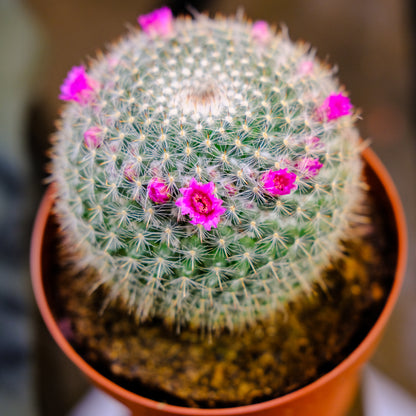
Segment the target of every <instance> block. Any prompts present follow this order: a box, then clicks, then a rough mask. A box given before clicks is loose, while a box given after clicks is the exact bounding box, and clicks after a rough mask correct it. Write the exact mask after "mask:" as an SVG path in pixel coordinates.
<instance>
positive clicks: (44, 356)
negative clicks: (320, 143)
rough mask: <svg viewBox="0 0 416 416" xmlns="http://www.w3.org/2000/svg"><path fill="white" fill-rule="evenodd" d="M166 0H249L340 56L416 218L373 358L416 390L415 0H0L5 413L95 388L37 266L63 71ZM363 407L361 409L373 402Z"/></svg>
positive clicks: (215, 7)
mask: <svg viewBox="0 0 416 416" xmlns="http://www.w3.org/2000/svg"><path fill="white" fill-rule="evenodd" d="M163 4H167V5H168V6H169V7H171V8H172V10H173V12H174V13H175V14H180V13H186V12H187V10H189V8H195V9H197V10H198V11H207V12H209V14H210V15H211V16H214V15H215V14H216V13H222V14H233V13H235V12H236V10H237V9H238V8H239V7H242V8H243V10H244V11H245V13H246V14H247V15H248V16H249V17H250V18H252V19H253V20H260V19H262V20H268V21H269V22H272V23H276V24H280V23H283V24H285V25H287V26H288V28H289V33H290V36H291V38H292V39H293V40H298V39H304V40H307V41H308V42H310V43H311V44H312V45H313V46H314V47H316V49H317V54H318V56H319V57H320V58H322V59H327V60H328V61H329V62H330V63H332V64H334V65H336V66H338V67H339V68H340V69H339V77H340V79H341V82H342V83H343V84H345V85H346V87H347V89H348V90H349V91H350V97H351V100H352V102H353V104H354V105H355V107H358V108H360V109H362V121H361V122H360V123H359V128H360V131H361V134H362V137H363V138H370V139H371V142H372V147H373V149H374V150H375V151H376V153H377V154H378V155H379V156H380V158H381V159H382V161H383V162H384V164H385V165H386V166H387V168H388V170H389V171H390V173H391V175H392V177H393V179H394V181H395V183H396V185H397V187H398V189H399V193H400V194H401V198H402V201H403V203H404V206H405V210H406V214H407V221H408V229H409V247H410V253H409V254H410V255H409V262H408V269H407V274H406V280H405V285H404V288H403V290H402V293H401V297H400V300H399V303H398V305H397V307H396V310H395V312H394V315H393V318H392V319H391V322H390V324H389V326H388V328H387V331H386V334H385V337H384V339H383V341H382V343H381V345H380V348H379V349H378V351H377V353H376V355H375V357H374V358H373V360H372V363H373V366H374V367H375V368H377V371H380V372H381V373H382V374H383V377H384V376H386V377H388V380H389V382H390V381H391V382H392V383H398V385H400V386H401V387H400V388H403V389H404V391H406V392H407V393H409V396H406V397H408V398H410V397H412V395H413V397H415V396H416V353H415V351H416V279H415V273H416V263H415V257H416V256H415V254H416V253H415V240H416V216H415V212H416V210H415V208H416V203H415V202H416V186H415V177H416V164H415V156H416V152H415V141H416V134H415V127H416V120H415V115H416V113H415V98H414V96H415V93H416V83H415V80H416V79H415V78H416V77H415V52H416V42H415V30H416V25H415V23H416V21H415V16H416V14H415V7H416V6H415V4H414V2H413V1H412V0H273V1H271V0H227V1H224V0H222V1H220V0H200V1H192V0H189V1H167V2H158V1H152V0H141V1H138V0H117V1H115V0H0V62H1V63H0V247H1V250H0V413H1V414H2V415H5V416H14V415H22V416H32V415H41V416H60V415H66V414H68V412H69V411H70V409H72V408H73V406H74V404H75V403H77V401H78V400H79V399H80V398H81V397H82V396H83V395H84V394H85V392H86V390H87V389H88V383H87V382H86V381H85V380H84V378H83V377H82V376H81V375H80V374H79V372H78V370H77V369H75V367H74V366H73V365H72V364H71V363H70V362H69V361H68V360H67V359H66V358H65V357H64V356H63V354H62V353H61V352H60V351H59V350H58V348H57V347H56V346H55V344H54V343H53V341H52V340H51V338H50V336H49V334H48V333H47V332H46V329H45V328H44V326H43V323H42V322H41V321H40V318H39V315H38V312H37V310H36V308H35V306H34V301H33V297H32V294H31V288H30V280H29V279H30V278H29V272H28V250H29V239H30V229H31V224H32V221H33V217H34V215H35V211H36V208H37V205H38V202H39V199H40V197H41V195H42V193H43V191H44V186H43V185H42V180H43V179H44V178H45V176H46V174H45V170H44V166H45V162H46V160H47V158H46V151H47V148H48V137H49V135H50V134H51V133H52V132H53V131H54V120H55V119H56V118H57V116H58V114H59V106H60V103H59V101H58V98H57V97H58V93H59V86H60V84H61V83H62V80H63V79H64V78H65V76H66V74H67V72H68V70H69V69H70V68H71V67H72V66H73V65H75V64H80V63H85V62H86V59H87V57H88V56H94V55H95V54H96V51H97V50H99V49H104V50H105V45H106V44H108V42H109V41H111V40H114V39H117V38H118V37H119V36H120V35H121V34H123V33H125V32H126V27H127V25H134V26H135V25H136V17H137V16H138V15H139V14H143V13H147V12H149V11H151V10H152V9H154V8H157V7H160V6H161V5H163ZM377 374H378V373H377ZM389 385H393V384H389ZM401 397H402V396H401ZM403 397H404V396H403ZM403 400H404V399H403ZM359 407H360V404H359V403H358V404H357V409H356V410H354V415H358V414H362V413H361V412H362V411H361V410H360V409H359ZM87 414H98V413H95V412H92V413H85V415H87ZM100 414H101V413H100ZM386 414H387V413H386ZM391 414H393V413H391ZM409 414H410V413H409ZM412 414H416V411H415V413H412ZM376 415H377V416H381V413H376ZM394 415H404V413H400V411H397V412H396V413H394Z"/></svg>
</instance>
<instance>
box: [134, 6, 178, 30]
mask: <svg viewBox="0 0 416 416" xmlns="http://www.w3.org/2000/svg"><path fill="white" fill-rule="evenodd" d="M137 21H138V22H139V25H140V26H141V28H142V30H143V32H145V33H147V34H148V35H151V36H157V35H159V36H168V35H169V34H170V33H172V30H173V16H172V10H170V9H169V7H166V6H164V7H162V8H161V9H157V10H154V11H153V12H151V13H148V14H142V15H141V16H139V17H138V18H137Z"/></svg>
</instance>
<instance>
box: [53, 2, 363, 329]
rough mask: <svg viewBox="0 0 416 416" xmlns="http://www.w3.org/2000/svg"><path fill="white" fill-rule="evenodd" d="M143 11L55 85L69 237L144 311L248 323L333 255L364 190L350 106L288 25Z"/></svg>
mask: <svg viewBox="0 0 416 416" xmlns="http://www.w3.org/2000/svg"><path fill="white" fill-rule="evenodd" d="M139 24H140V25H141V26H142V30H141V31H140V30H138V29H137V30H132V31H131V33H129V34H128V35H127V36H126V37H125V38H123V39H122V40H121V41H119V43H117V44H115V45H113V46H111V47H110V48H109V51H108V52H107V53H106V54H102V55H100V56H98V57H97V58H96V59H95V60H93V61H92V62H91V63H90V65H89V68H88V70H87V69H86V67H84V66H78V67H74V68H73V69H72V70H71V71H70V73H69V74H68V77H67V79H66V80H65V82H64V84H63V85H62V93H61V96H60V98H62V99H63V100H65V101H67V102H68V103H67V104H66V105H65V106H64V109H63V112H62V119H61V121H60V123H59V128H58V131H57V133H56V134H55V136H54V144H53V149H52V168H51V172H52V174H51V180H52V181H53V182H55V183H56V185H57V186H56V189H57V191H56V192H57V201H56V208H55V210H56V213H57V215H58V217H59V220H60V224H61V227H62V230H63V231H64V233H65V235H66V243H67V245H68V246H70V247H71V248H72V249H73V251H74V252H75V253H76V254H75V255H74V257H75V260H76V264H77V265H78V267H85V266H92V267H94V268H96V269H97V270H98V272H99V276H100V280H99V282H98V284H104V285H106V286H107V287H108V288H109V293H110V297H111V299H112V298H120V299H122V300H123V301H124V302H125V304H126V306H127V308H128V309H129V311H130V312H131V313H133V314H135V315H136V316H137V318H138V321H145V320H148V319H151V318H160V319H162V320H163V321H165V322H167V323H169V324H176V325H177V326H178V327H181V326H185V325H190V326H193V327H203V328H205V329H208V330H218V329H221V328H229V329H236V328H241V327H244V326H246V325H249V324H251V323H253V322H255V321H256V320H257V319H261V318H262V317H264V316H266V315H269V314H270V313H272V312H273V311H274V310H276V309H277V308H283V307H284V306H285V305H286V304H287V303H288V302H290V301H293V300H294V299H295V298H296V297H299V296H304V295H305V294H310V293H312V292H313V290H314V286H315V285H316V284H321V285H324V282H322V281H321V272H322V270H323V268H325V267H327V266H328V264H329V263H330V261H331V260H333V259H334V258H336V257H337V256H339V255H341V253H342V250H343V248H342V241H341V240H342V239H343V238H345V237H346V236H347V235H348V233H349V232H350V230H351V229H352V228H353V226H354V222H355V221H356V216H357V212H358V211H359V207H360V204H361V198H362V191H361V190H362V183H361V179H360V177H361V165H362V163H361V158H360V142H359V135H358V132H357V130H356V128H355V127H354V119H355V118H356V116H355V114H354V112H353V110H352V106H351V104H350V101H349V99H348V97H347V95H346V93H345V92H343V91H342V88H341V87H340V85H339V83H338V80H337V79H336V77H335V76H334V70H333V69H331V68H330V67H329V66H327V65H325V64H323V63H321V62H320V61H319V60H318V59H317V58H316V57H315V54H314V52H313V51H312V50H311V49H310V47H309V46H308V45H306V44H304V43H293V42H292V41H290V39H289V37H288V35H287V33H286V31H285V30H283V31H281V32H279V33H276V31H275V30H274V29H273V28H272V27H270V26H269V25H268V24H267V23H265V22H256V23H254V24H253V23H251V22H249V21H247V20H245V19H243V18H239V17H233V18H222V17H221V18H220V17H218V18H216V19H209V18H208V17H206V16H197V17H196V18H195V19H194V20H192V19H189V18H177V19H173V17H172V14H171V12H170V10H169V9H167V8H163V9H160V10H157V11H155V12H153V13H151V14H149V15H145V16H141V17H140V18H139ZM111 299H110V300H111Z"/></svg>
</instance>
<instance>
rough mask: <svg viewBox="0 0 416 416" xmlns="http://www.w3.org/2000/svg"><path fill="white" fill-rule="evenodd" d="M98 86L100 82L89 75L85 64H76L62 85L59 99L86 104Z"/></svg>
mask: <svg viewBox="0 0 416 416" xmlns="http://www.w3.org/2000/svg"><path fill="white" fill-rule="evenodd" d="M97 87H98V82H97V81H95V80H94V79H92V78H90V77H89V76H88V75H87V73H86V72H85V67H84V66H74V67H73V68H72V69H71V70H70V71H69V72H68V75H67V77H66V78H65V80H64V82H63V84H62V85H61V94H60V95H59V99H60V100H64V101H77V102H79V103H81V104H85V103H86V102H87V101H88V100H89V99H90V98H91V96H92V94H93V92H94V89H96V88H97Z"/></svg>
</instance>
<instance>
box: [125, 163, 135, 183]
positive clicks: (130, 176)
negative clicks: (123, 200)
mask: <svg viewBox="0 0 416 416" xmlns="http://www.w3.org/2000/svg"><path fill="white" fill-rule="evenodd" d="M123 174H124V177H125V178H126V179H127V180H128V181H129V182H134V181H135V179H136V176H137V172H136V169H135V168H134V165H133V163H129V164H127V165H126V167H125V168H124V171H123Z"/></svg>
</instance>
